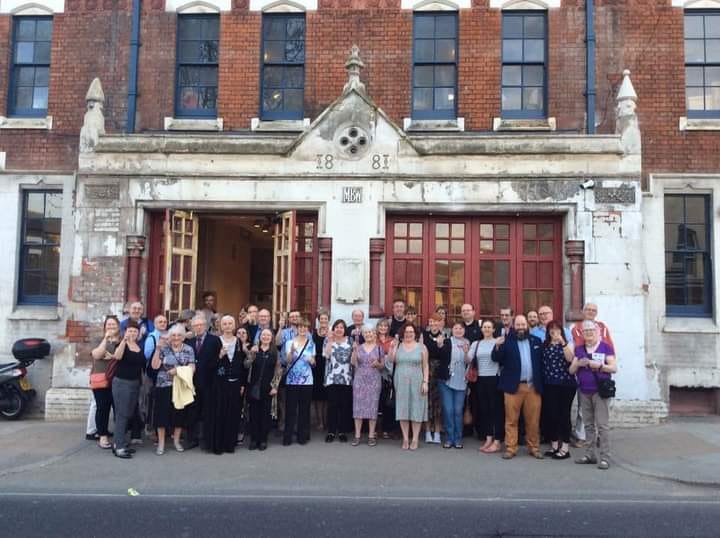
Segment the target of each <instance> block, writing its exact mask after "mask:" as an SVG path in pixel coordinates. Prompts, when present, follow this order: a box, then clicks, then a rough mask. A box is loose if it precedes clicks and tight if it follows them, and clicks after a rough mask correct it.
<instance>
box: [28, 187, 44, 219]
mask: <svg viewBox="0 0 720 538" xmlns="http://www.w3.org/2000/svg"><path fill="white" fill-rule="evenodd" d="M25 213H26V217H27V218H30V219H39V218H43V216H45V193H43V192H29V193H27V195H26V210H25Z"/></svg>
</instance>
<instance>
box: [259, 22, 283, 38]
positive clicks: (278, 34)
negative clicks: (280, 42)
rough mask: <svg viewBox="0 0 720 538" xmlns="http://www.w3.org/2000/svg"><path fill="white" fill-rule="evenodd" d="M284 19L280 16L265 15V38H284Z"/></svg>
mask: <svg viewBox="0 0 720 538" xmlns="http://www.w3.org/2000/svg"><path fill="white" fill-rule="evenodd" d="M285 31H286V19H284V18H280V17H267V18H266V19H265V20H264V21H263V33H264V37H265V39H285Z"/></svg>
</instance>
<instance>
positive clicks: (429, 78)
mask: <svg viewBox="0 0 720 538" xmlns="http://www.w3.org/2000/svg"><path fill="white" fill-rule="evenodd" d="M414 79H415V81H414V85H415V86H420V87H430V86H432V85H433V67H432V66H431V65H418V66H415V73H414Z"/></svg>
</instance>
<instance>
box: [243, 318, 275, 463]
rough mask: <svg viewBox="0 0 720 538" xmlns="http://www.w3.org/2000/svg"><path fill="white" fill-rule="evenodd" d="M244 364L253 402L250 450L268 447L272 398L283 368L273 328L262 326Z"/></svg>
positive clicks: (251, 405) (248, 391)
mask: <svg viewBox="0 0 720 538" xmlns="http://www.w3.org/2000/svg"><path fill="white" fill-rule="evenodd" d="M245 367H246V368H249V369H250V374H249V376H248V389H247V399H248V402H249V406H250V428H249V434H250V442H249V444H248V448H249V449H250V450H255V449H258V450H265V449H266V448H267V440H268V434H269V433H270V426H271V419H272V417H271V413H272V409H271V408H272V399H273V396H275V395H276V394H277V388H278V385H279V384H280V376H281V374H282V368H281V366H280V361H279V360H278V351H277V348H276V346H275V345H274V343H273V334H272V331H271V330H270V329H263V330H262V332H261V333H260V342H259V343H258V345H257V348H253V349H252V350H251V351H250V353H249V358H248V359H246V360H245Z"/></svg>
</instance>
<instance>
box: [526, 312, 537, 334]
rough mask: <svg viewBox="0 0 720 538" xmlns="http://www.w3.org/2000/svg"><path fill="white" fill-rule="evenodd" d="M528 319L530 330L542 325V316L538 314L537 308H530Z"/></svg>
mask: <svg viewBox="0 0 720 538" xmlns="http://www.w3.org/2000/svg"><path fill="white" fill-rule="evenodd" d="M527 320H528V326H529V327H530V330H532V329H534V328H535V327H537V326H538V325H540V316H538V313H537V310H529V311H528V313H527Z"/></svg>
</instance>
